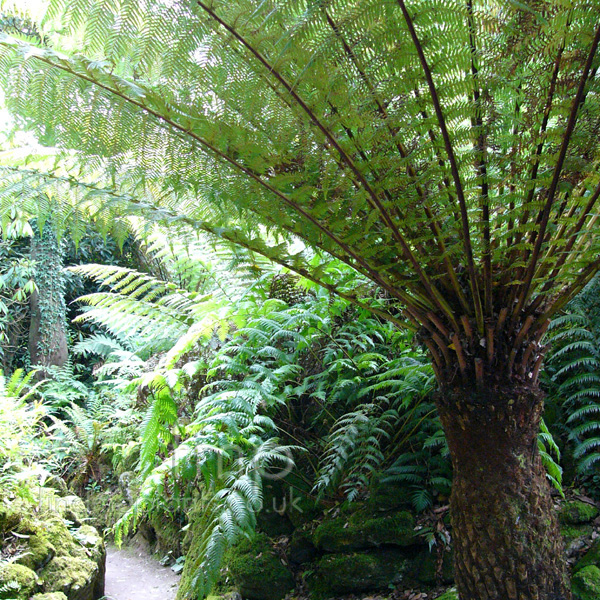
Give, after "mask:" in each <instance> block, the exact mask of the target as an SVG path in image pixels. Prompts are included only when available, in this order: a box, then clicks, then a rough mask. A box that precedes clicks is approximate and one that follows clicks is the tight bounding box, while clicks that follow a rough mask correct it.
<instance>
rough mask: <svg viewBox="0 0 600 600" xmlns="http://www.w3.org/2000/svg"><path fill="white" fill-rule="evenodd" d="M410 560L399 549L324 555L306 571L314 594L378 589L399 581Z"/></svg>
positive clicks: (307, 579)
mask: <svg viewBox="0 0 600 600" xmlns="http://www.w3.org/2000/svg"><path fill="white" fill-rule="evenodd" d="M408 565H409V561H408V560H407V559H406V557H405V556H404V555H403V554H402V553H400V552H399V551H398V550H387V551H381V550H380V551H373V552H367V553H360V554H357V553H352V554H335V555H330V556H324V557H323V558H321V560H319V561H318V562H317V563H316V565H315V569H314V570H313V571H311V572H309V573H308V574H307V577H306V584H307V586H308V589H309V592H310V596H311V597H312V598H330V597H333V596H337V595H340V594H350V593H357V592H366V591H375V590H379V589H385V588H388V587H389V586H390V585H396V584H398V583H400V582H401V581H402V579H403V577H404V574H405V572H406V571H407V568H408Z"/></svg>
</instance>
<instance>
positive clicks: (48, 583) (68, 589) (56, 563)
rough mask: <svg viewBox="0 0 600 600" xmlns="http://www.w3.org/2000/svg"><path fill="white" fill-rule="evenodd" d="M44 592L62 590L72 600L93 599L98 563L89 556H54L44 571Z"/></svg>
mask: <svg viewBox="0 0 600 600" xmlns="http://www.w3.org/2000/svg"><path fill="white" fill-rule="evenodd" d="M42 578H43V580H44V586H43V591H44V592H57V591H59V592H62V593H63V594H65V595H66V596H67V597H68V598H69V599H70V600H80V599H81V600H88V599H89V600H91V599H92V596H93V590H94V587H95V585H96V580H97V578H98V565H97V564H96V563H95V562H94V561H92V560H89V559H88V558H78V557H70V556H69V557H67V556H60V557H56V558H53V559H52V560H51V561H50V563H49V564H48V566H47V567H46V568H45V569H44V570H43V572H42Z"/></svg>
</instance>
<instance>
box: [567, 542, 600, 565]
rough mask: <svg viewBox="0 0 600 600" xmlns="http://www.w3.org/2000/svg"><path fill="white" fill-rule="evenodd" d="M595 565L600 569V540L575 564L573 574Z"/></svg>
mask: <svg viewBox="0 0 600 600" xmlns="http://www.w3.org/2000/svg"><path fill="white" fill-rule="evenodd" d="M590 565H595V566H596V567H600V538H598V539H597V540H596V541H595V542H594V543H593V544H592V545H591V546H590V549H589V550H588V551H587V552H586V553H585V554H584V555H583V556H582V557H581V558H580V559H579V560H578V561H577V562H576V563H575V566H574V567H573V572H574V573H577V571H581V569H583V568H584V567H589V566H590Z"/></svg>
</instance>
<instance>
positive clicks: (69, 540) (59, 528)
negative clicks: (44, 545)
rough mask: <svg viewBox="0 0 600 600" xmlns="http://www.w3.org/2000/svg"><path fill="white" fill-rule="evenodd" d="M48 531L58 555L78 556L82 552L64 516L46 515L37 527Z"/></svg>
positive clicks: (36, 529) (49, 538)
mask: <svg viewBox="0 0 600 600" xmlns="http://www.w3.org/2000/svg"><path fill="white" fill-rule="evenodd" d="M39 529H42V530H43V531H44V532H46V534H47V537H48V540H49V541H50V543H51V544H52V545H53V546H54V548H55V549H56V556H72V555H73V556H77V555H79V554H80V551H79V547H78V545H76V544H75V541H74V539H73V536H72V535H71V532H70V531H69V529H68V528H67V526H66V525H65V522H64V520H63V519H62V517H59V516H58V515H51V516H47V517H44V521H43V522H42V523H41V524H40V525H38V526H37V527H36V528H35V531H38V530H39Z"/></svg>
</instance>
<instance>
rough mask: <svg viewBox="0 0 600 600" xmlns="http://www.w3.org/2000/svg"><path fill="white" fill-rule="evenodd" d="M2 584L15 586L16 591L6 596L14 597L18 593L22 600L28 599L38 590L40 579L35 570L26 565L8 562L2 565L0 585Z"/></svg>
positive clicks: (0, 567)
mask: <svg viewBox="0 0 600 600" xmlns="http://www.w3.org/2000/svg"><path fill="white" fill-rule="evenodd" d="M2 585H11V586H14V592H12V593H10V595H9V596H6V597H9V598H13V597H14V596H15V595H16V596H17V598H18V599H19V600H21V599H22V598H23V599H28V598H29V597H30V596H31V595H32V594H34V593H35V592H37V591H38V588H39V585H40V581H39V579H38V576H37V575H36V574H35V572H34V571H32V570H31V569H29V568H27V567H25V566H24V565H18V564H15V563H7V564H3V565H2V566H0V586H2ZM15 592H16V594H15Z"/></svg>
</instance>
